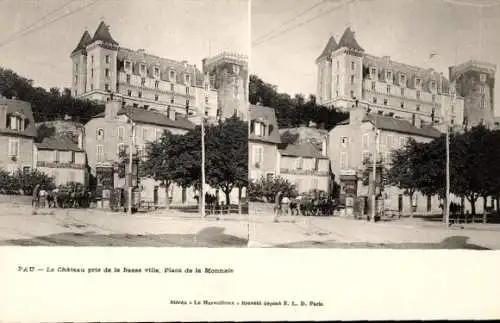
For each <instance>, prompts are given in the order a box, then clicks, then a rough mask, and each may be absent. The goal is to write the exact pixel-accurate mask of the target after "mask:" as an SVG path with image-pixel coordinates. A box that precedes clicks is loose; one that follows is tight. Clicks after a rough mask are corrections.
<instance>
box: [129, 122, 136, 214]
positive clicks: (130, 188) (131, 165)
mask: <svg viewBox="0 0 500 323" xmlns="http://www.w3.org/2000/svg"><path fill="white" fill-rule="evenodd" d="M130 125H131V131H130V133H131V136H132V137H131V140H130V142H131V144H130V147H129V150H128V151H129V156H128V172H129V176H128V207H127V213H128V214H129V215H132V172H133V161H132V160H133V156H134V155H133V152H132V149H133V147H134V146H135V123H134V121H132V115H130Z"/></svg>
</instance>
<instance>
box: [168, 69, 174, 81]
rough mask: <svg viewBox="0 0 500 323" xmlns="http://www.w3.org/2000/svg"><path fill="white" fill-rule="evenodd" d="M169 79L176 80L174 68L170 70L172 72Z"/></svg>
mask: <svg viewBox="0 0 500 323" xmlns="http://www.w3.org/2000/svg"><path fill="white" fill-rule="evenodd" d="M168 79H169V80H170V82H174V81H175V71H174V70H170V72H169V73H168Z"/></svg>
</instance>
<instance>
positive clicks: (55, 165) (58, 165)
mask: <svg viewBox="0 0 500 323" xmlns="http://www.w3.org/2000/svg"><path fill="white" fill-rule="evenodd" d="M36 166H37V167H49V168H71V169H85V165H84V164H75V163H56V162H48V161H40V160H39V161H37V162H36Z"/></svg>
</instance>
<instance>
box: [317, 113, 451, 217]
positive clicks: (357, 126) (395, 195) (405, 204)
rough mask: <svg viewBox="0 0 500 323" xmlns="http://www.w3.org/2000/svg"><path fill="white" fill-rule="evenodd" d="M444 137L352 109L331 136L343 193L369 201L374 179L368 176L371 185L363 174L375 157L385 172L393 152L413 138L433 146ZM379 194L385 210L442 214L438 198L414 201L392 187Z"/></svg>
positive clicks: (432, 130)
mask: <svg viewBox="0 0 500 323" xmlns="http://www.w3.org/2000/svg"><path fill="white" fill-rule="evenodd" d="M440 135H441V133H440V131H439V130H437V129H436V128H434V127H432V126H430V125H420V126H419V127H417V126H414V125H412V124H411V123H410V122H409V121H407V120H403V119H396V118H392V117H387V116H382V115H378V114H373V113H367V111H366V109H364V108H357V109H352V110H351V112H350V118H349V120H348V121H345V122H341V123H340V124H338V125H337V126H335V127H334V128H333V129H332V130H330V132H329V136H328V149H327V151H328V157H329V159H330V163H331V168H332V171H333V173H334V174H335V175H336V176H335V179H336V180H337V182H338V184H339V185H340V189H341V193H342V194H352V195H354V196H356V197H361V196H362V197H366V198H369V197H370V196H371V192H372V191H371V188H370V185H373V181H372V177H371V175H370V176H368V179H367V181H366V179H364V178H363V172H364V171H365V170H366V169H370V167H371V163H368V164H366V161H367V160H373V159H372V158H373V157H372V156H374V155H375V156H377V161H378V162H381V164H382V165H383V166H384V168H389V167H390V161H391V154H392V152H393V151H394V150H397V149H400V148H402V147H404V146H405V145H406V143H407V141H408V139H409V138H413V139H414V140H415V141H417V142H430V141H432V140H433V139H435V138H438V137H439V136H440ZM378 175H380V171H379V174H378ZM378 193H380V194H382V196H383V199H384V207H385V208H386V209H389V210H392V211H399V212H402V213H408V212H410V208H411V207H412V206H415V207H416V212H420V213H427V212H430V213H432V212H440V210H441V209H440V208H439V205H440V203H441V202H440V201H439V199H438V197H437V196H431V197H428V196H422V195H421V194H419V193H417V194H415V196H414V200H413V201H410V200H409V198H408V197H406V196H405V195H404V192H403V191H402V190H400V189H398V188H397V187H392V186H389V187H384V189H383V192H380V191H378V192H377V194H378Z"/></svg>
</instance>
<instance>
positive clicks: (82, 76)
mask: <svg viewBox="0 0 500 323" xmlns="http://www.w3.org/2000/svg"><path fill="white" fill-rule="evenodd" d="M91 41H92V37H91V36H90V34H89V32H88V31H86V30H85V32H84V33H83V35H82V38H81V39H80V41H79V42H78V45H76V48H75V49H74V50H73V51H72V52H71V55H70V57H71V60H72V62H73V70H72V76H73V78H72V81H71V95H72V96H74V97H78V96H80V95H82V94H83V93H85V88H86V84H87V50H86V48H87V45H88V44H90V42H91Z"/></svg>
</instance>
